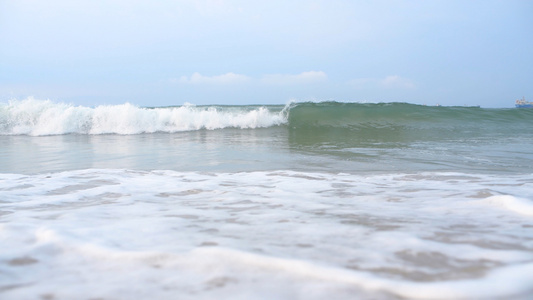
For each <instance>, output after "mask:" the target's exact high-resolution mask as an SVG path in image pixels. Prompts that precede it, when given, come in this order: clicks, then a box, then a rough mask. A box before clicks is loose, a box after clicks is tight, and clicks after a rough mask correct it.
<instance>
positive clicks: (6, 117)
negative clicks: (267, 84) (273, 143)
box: [0, 98, 286, 136]
mask: <svg viewBox="0 0 533 300" xmlns="http://www.w3.org/2000/svg"><path fill="white" fill-rule="evenodd" d="M285 122H286V117H285V116H284V114H282V113H280V112H276V113H272V112H270V111H268V110H267V109H266V108H264V107H258V108H256V109H251V110H246V111H242V110H233V111H232V110H231V109H230V110H228V109H226V110H224V111H221V110H220V109H218V110H217V109H216V108H215V107H197V106H195V105H191V104H187V105H183V106H180V107H170V108H153V109H149V108H141V107H138V106H135V105H132V104H129V103H126V104H122V105H102V106H97V107H94V108H91V107H85V106H74V105H72V104H65V103H56V102H52V101H42V100H36V99H33V98H29V99H25V100H20V101H17V100H12V101H9V102H8V103H7V104H4V105H0V135H22V134H23V135H31V136H42V135H57V134H69V133H77V134H139V133H154V132H179V131H189V130H199V129H210V130H213V129H221V128H261V127H270V126H275V125H280V124H283V123H285Z"/></svg>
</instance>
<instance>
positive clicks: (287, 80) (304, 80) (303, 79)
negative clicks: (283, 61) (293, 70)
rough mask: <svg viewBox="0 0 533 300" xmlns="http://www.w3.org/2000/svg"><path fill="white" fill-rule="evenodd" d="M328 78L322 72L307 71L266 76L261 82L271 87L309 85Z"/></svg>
mask: <svg viewBox="0 0 533 300" xmlns="http://www.w3.org/2000/svg"><path fill="white" fill-rule="evenodd" d="M327 78H328V76H327V75H326V73H324V72H322V71H308V72H302V73H300V74H267V75H264V76H263V77H262V78H261V82H262V83H265V84H273V85H292V84H309V83H318V82H323V81H326V80H327Z"/></svg>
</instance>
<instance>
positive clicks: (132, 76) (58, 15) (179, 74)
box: [0, 0, 533, 107]
mask: <svg viewBox="0 0 533 300" xmlns="http://www.w3.org/2000/svg"><path fill="white" fill-rule="evenodd" d="M0 45H1V46H0V102H5V101H7V100H9V99H13V98H17V99H23V98H26V97H29V96H34V97H35V98H37V99H51V100H54V101H60V102H68V103H74V104H79V105H88V106H95V105H100V104H119V103H124V102H130V103H133V104H137V105H140V106H165V105H179V104H183V103H185V102H190V103H193V104H284V103H286V102H288V101H289V100H291V99H294V100H299V101H324V100H335V101H346V102H410V103H417V104H428V105H434V104H437V103H438V104H441V105H481V106H483V107H511V106H513V105H514V100H515V99H516V98H521V97H522V96H525V97H526V99H528V100H533V1H526V0H524V1H518V0H506V1H503V0H502V1H492V0H477V1H465V0H462V1H455V0H446V1H414V0H413V1H400V0H398V1H385V0H383V1H358V0H354V1H341V0H327V1H326V0H324V1H320V0H318V1H277V0H274V1H272V0H271V1H238V0H235V1H230V0H218V1H217V0H189V1H186V0H174V1H144V0H108V1H98V0H78V1H67V0H47V1H41V0H0Z"/></svg>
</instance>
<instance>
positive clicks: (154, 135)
mask: <svg viewBox="0 0 533 300" xmlns="http://www.w3.org/2000/svg"><path fill="white" fill-rule="evenodd" d="M532 125H533V110H528V109H484V108H479V107H430V106H422V105H414V104H407V103H339V102H319V103H311V102H305V103H295V102H293V103H289V104H287V105H242V106H224V105H206V106H196V105H193V104H185V105H177V106H172V107H139V106H136V105H134V104H129V103H126V104H122V105H108V106H97V107H86V106H75V105H72V104H66V103H59V102H54V101H48V100H38V99H33V98H30V99H25V100H18V101H17V100H12V101H7V102H5V103H3V104H0V145H1V147H0V244H1V245H2V247H1V250H0V298H1V299H146V298H154V299H214V298H216V299H219V298H221V299H225V298H231V299H326V298H334V299H386V300H388V299H518V300H525V299H531V297H533V173H532V171H531V170H533V152H532V151H531V149H533V132H531V131H530V130H528V129H529V128H531V127H532Z"/></svg>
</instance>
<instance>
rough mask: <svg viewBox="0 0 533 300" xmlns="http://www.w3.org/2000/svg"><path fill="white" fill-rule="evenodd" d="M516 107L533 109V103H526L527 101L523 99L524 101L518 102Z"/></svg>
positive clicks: (519, 100)
mask: <svg viewBox="0 0 533 300" xmlns="http://www.w3.org/2000/svg"><path fill="white" fill-rule="evenodd" d="M515 106H516V107H518V108H533V102H529V101H526V99H525V98H524V97H522V99H518V100H516V102H515Z"/></svg>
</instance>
